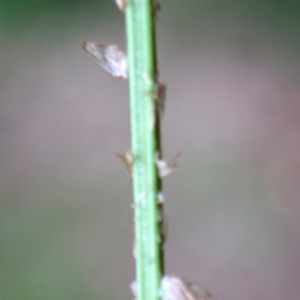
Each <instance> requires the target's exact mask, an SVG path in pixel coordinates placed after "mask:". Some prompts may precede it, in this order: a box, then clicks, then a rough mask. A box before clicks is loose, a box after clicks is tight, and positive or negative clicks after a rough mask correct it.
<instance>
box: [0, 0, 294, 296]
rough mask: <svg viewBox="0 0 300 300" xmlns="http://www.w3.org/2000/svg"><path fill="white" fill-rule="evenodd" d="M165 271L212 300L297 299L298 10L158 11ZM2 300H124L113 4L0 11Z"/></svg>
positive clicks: (119, 39) (127, 250)
mask: <svg viewBox="0 0 300 300" xmlns="http://www.w3.org/2000/svg"><path fill="white" fill-rule="evenodd" d="M161 6H162V10H161V12H160V13H159V16H158V24H157V38H158V58H159V66H160V72H161V78H162V80H163V81H164V82H166V83H167V85H168V97H167V103H166V112H165V117H164V119H163V128H162V133H163V148H164V154H165V157H167V158H168V157H171V156H173V155H174V154H176V153H177V152H181V153H182V155H183V156H182V160H181V161H180V165H179V168H178V170H177V171H176V173H175V174H173V175H172V176H170V177H168V178H167V179H165V182H164V191H165V197H166V212H167V215H168V217H169V220H170V225H169V233H168V239H167V244H166V247H165V250H166V271H167V273H168V274H173V275H176V276H180V277H183V278H185V279H187V280H189V281H193V282H197V283H201V284H203V285H204V286H206V287H207V288H208V289H209V290H210V292H211V293H212V294H213V295H214V297H215V298H216V299H219V300H241V299H242V300H253V299H255V300H265V299H272V300H279V299H280V300H282V299H289V300H290V299H300V198H299V197H300V102H299V96H300V85H299V77H300V73H299V67H300V57H299V50H300V49H299V46H300V38H299V30H300V4H299V2H298V1H291V0H290V1H272V0H263V1H258V0H257V1H256V0H255V1H254V0H252V1H234V0H233V1H229V0H222V1H215V0H203V1H191V0H185V1H167V0H161ZM0 14H1V15H0V24H1V25H0V39H1V43H0V57H1V59H0V63H1V67H0V78H1V80H0V164H1V170H0V199H1V201H0V205H1V209H0V299H2V300H19V299H20V300H24V299H28V300H29V299H30V300H39V299H43V300H48V299H49V300H52V299H55V300H58V299H64V300H68V299H70V300H71V299H72V300H76V299H78V300H79V299H91V300H92V299H131V298H132V296H131V294H130V291H129V288H128V284H129V283H130V282H131V281H132V280H133V279H134V259H133V258H132V240H133V223H132V208H131V203H132V198H131V180H130V178H129V177H128V176H127V175H126V172H125V170H124V168H123V166H122V165H121V163H120V161H118V160H117V159H116V157H115V154H116V153H120V152H123V151H124V150H126V149H128V148H129V147H130V136H129V119H128V92H127V83H126V82H125V81H122V80H117V79H115V78H112V77H111V76H110V75H109V74H107V73H106V72H105V71H104V70H102V69H101V68H100V67H99V66H98V65H97V64H96V63H95V62H94V61H92V60H91V59H90V58H89V57H88V56H87V55H86V53H85V52H84V51H82V49H81V47H80V44H79V41H80V40H81V39H85V40H93V41H98V42H102V43H107V44H117V45H119V46H121V47H122V48H123V49H125V48H126V43H125V34H124V33H125V28H124V20H123V15H122V14H121V13H120V11H118V9H117V8H116V7H115V4H114V2H113V1H112V0H98V1H96V0H90V1H74V0H72V1H71V0H51V1H50V0H24V1H20V0H2V1H1V4H0Z"/></svg>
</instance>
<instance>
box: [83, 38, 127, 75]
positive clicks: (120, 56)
mask: <svg viewBox="0 0 300 300" xmlns="http://www.w3.org/2000/svg"><path fill="white" fill-rule="evenodd" d="M81 43H82V48H83V49H84V50H85V51H86V52H87V53H88V54H89V55H90V56H91V57H92V58H93V59H94V60H95V61H96V62H97V63H98V64H99V65H100V66H101V67H102V68H104V69H105V70H106V71H107V72H109V73H110V74H112V75H113V76H115V77H119V78H123V79H127V78H128V68H127V57H126V55H125V53H124V52H122V51H121V50H120V49H119V47H117V46H114V45H105V44H98V43H94V42H87V41H82V42H81Z"/></svg>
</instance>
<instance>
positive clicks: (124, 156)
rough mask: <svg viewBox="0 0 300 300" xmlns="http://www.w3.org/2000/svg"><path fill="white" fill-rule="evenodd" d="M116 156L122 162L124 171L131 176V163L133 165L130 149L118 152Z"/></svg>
mask: <svg viewBox="0 0 300 300" xmlns="http://www.w3.org/2000/svg"><path fill="white" fill-rule="evenodd" d="M117 157H118V158H120V159H121V161H122V162H123V164H124V166H125V168H126V171H127V173H128V175H129V176H131V173H132V165H133V155H132V152H131V150H130V149H129V150H127V151H125V152H124V153H121V154H120V153H118V154H117Z"/></svg>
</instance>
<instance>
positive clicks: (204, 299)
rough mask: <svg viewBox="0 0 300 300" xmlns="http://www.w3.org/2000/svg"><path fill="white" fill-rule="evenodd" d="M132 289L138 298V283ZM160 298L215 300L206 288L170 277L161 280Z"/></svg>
mask: <svg viewBox="0 0 300 300" xmlns="http://www.w3.org/2000/svg"><path fill="white" fill-rule="evenodd" d="M130 289H131V292H132V294H133V295H134V296H135V297H136V294H137V286H136V281H134V282H133V283H131V285H130ZM159 296H160V297H161V300H213V298H212V296H211V294H210V293H209V292H208V291H206V290H205V289H204V288H202V287H200V286H198V285H196V284H193V283H186V282H184V281H183V280H182V279H180V278H178V277H175V276H168V275H165V276H164V277H163V278H162V279H161V283H160V292H159Z"/></svg>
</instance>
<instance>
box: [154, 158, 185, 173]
mask: <svg viewBox="0 0 300 300" xmlns="http://www.w3.org/2000/svg"><path fill="white" fill-rule="evenodd" d="M180 157H181V154H180V153H178V154H176V155H175V156H174V157H173V158H172V159H171V160H170V161H165V160H162V159H158V158H156V160H155V163H156V166H157V169H158V175H159V177H160V178H163V177H166V176H168V175H170V174H171V173H173V172H174V171H175V170H176V167H177V164H178V161H179V159H180Z"/></svg>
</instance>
